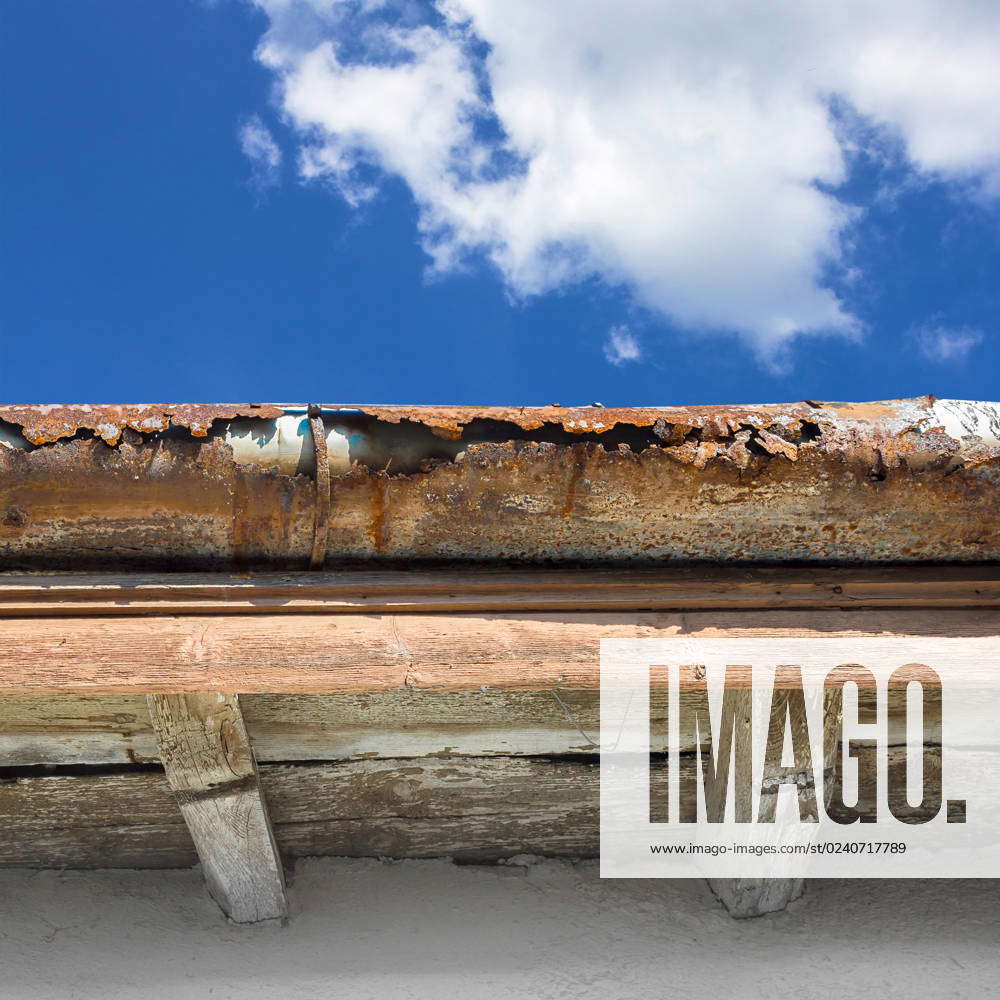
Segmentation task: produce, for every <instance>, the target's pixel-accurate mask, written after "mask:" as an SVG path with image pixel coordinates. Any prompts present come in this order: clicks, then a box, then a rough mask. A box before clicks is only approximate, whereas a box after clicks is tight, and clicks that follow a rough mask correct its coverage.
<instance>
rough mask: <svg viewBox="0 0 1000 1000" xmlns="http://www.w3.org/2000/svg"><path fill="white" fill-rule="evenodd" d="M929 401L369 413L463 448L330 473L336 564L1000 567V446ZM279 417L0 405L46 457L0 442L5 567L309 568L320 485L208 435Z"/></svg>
mask: <svg viewBox="0 0 1000 1000" xmlns="http://www.w3.org/2000/svg"><path fill="white" fill-rule="evenodd" d="M932 402H933V401H932V400H931V399H930V398H929V397H928V398H922V399H917V400H903V401H899V402H898V403H860V404H827V403H817V402H806V403H796V404H791V405H788V406H749V407H739V406H720V407H707V406H703V407H668V408H644V409H635V410H626V409H618V410H605V409H603V408H599V407H593V408H586V407H585V408H566V407H552V406H550V407H536V408H517V407H489V408H481V409H476V408H471V407H465V408H456V407H428V408H420V407H367V408H361V409H363V410H364V412H365V413H367V414H368V415H369V417H368V420H367V421H366V420H365V418H364V417H360V418H358V417H355V418H354V419H355V420H357V421H359V426H361V427H362V428H364V427H369V428H371V427H376V426H377V429H378V433H379V434H380V435H381V436H382V437H381V441H382V443H383V445H384V448H385V449H387V450H388V451H389V452H390V453H391V452H392V449H393V448H394V447H395V445H396V440H397V437H398V439H399V440H401V441H403V442H404V443H405V444H406V446H407V447H410V446H412V442H413V441H416V442H417V446H422V445H421V442H426V441H427V440H428V439H430V435H429V434H428V433H426V431H428V430H429V431H433V432H434V433H435V434H437V435H438V436H439V437H441V436H446V435H455V434H457V435H459V437H460V438H462V441H461V444H460V445H459V446H457V447H454V448H453V449H451V450H450V446H449V448H448V449H443V450H442V454H443V455H445V456H447V455H448V454H451V455H452V457H450V458H449V457H442V458H435V459H434V460H433V461H428V462H426V463H424V464H419V463H414V464H413V465H412V466H411V467H410V471H400V469H399V466H398V465H397V466H396V467H395V471H394V469H393V467H392V466H391V465H390V467H389V468H388V470H387V469H386V467H385V455H384V454H381V453H380V457H379V463H380V464H378V465H377V466H375V465H371V466H368V465H365V464H363V463H362V462H360V461H356V462H355V463H354V464H353V466H352V467H351V468H350V469H349V470H348V471H345V472H344V473H343V474H341V475H339V476H336V477H335V478H334V479H333V480H332V495H331V513H330V517H331V525H336V530H335V531H334V532H333V534H332V536H331V541H330V551H329V560H328V562H329V564H331V565H334V564H335V563H336V562H337V561H340V562H342V563H344V562H354V561H364V560H372V561H380V562H389V561H395V562H396V563H397V564H400V563H403V564H409V563H411V562H412V563H417V562H420V561H421V560H435V561H441V560H479V561H490V560H493V561H519V562H553V561H573V562H582V561H593V562H600V561H609V560H615V561H623V562H629V561H634V562H638V561H642V562H654V563H655V562H662V561H665V560H670V561H681V562H683V561H685V560H688V561H691V560H697V561H706V560H710V561H720V562H727V561H767V562H770V561H777V562H786V561H819V560H822V561H833V562H890V561H911V562H912V561H984V560H991V559H1000V447H997V446H996V445H995V444H991V443H989V442H988V441H986V440H978V441H977V440H974V439H972V438H966V439H964V440H958V439H956V438H954V437H952V436H949V435H948V434H946V433H945V432H944V430H943V429H942V428H941V427H938V426H936V425H935V424H934V418H933V415H932V414H930V413H929V407H930V406H931V404H932ZM353 409H358V408H356V407H355V408H353ZM281 412H282V411H281V409H280V408H278V407H271V406H261V407H254V406H249V407H243V406H235V405H232V406H231V405H223V406H218V407H181V406H172V407H59V408H53V407H6V408H2V407H0V418H2V419H4V420H6V421H7V423H8V425H10V424H14V425H16V426H18V427H21V428H23V434H24V437H26V438H27V439H28V440H29V441H32V443H35V444H42V443H47V444H48V446H47V447H37V448H35V449H33V450H32V449H25V448H23V446H22V447H20V448H18V447H3V446H2V444H0V569H7V570H19V569H22V568H35V569H71V568H74V567H87V568H88V569H89V568H91V567H94V568H115V569H118V568H122V567H135V568H147V567H157V568H168V569H188V568H190V569H204V568H211V569H221V568H223V567H225V568H232V567H234V566H236V565H237V564H242V565H243V567H244V568H247V569H249V568H251V567H256V566H267V567H270V568H274V567H276V566H283V567H284V566H287V567H289V568H301V567H302V565H303V560H307V558H308V554H309V548H310V545H311V538H312V530H313V519H314V484H313V481H312V478H311V477H310V476H309V475H305V474H303V475H284V474H281V473H279V472H277V471H275V470H273V469H263V468H255V467H253V466H251V465H239V464H237V463H236V461H235V460H234V457H233V453H232V450H231V449H230V447H229V446H228V445H227V444H226V443H225V441H224V440H223V439H222V438H221V437H220V436H219V435H218V433H216V432H215V431H218V430H219V428H218V427H216V428H215V431H213V432H211V433H210V432H209V431H210V428H211V426H212V422H213V421H216V420H225V419H233V418H235V417H238V416H254V415H256V416H260V417H273V416H274V415H275V414H276V413H281ZM333 419H336V418H335V417H334V418H333ZM81 421H82V423H81ZM380 421H381V422H382V424H379V422H380ZM477 421H487V422H489V423H488V425H487V427H486V433H485V434H484V437H485V439H480V434H479V432H480V429H481V427H480V425H478V424H477V425H476V426H473V427H471V428H470V424H473V423H475V422H477ZM385 423H388V424H389V425H392V424H404V423H410V424H414V425H418V426H419V427H421V428H423V429H424V430H421V431H419V432H416V433H414V429H413V427H410V428H405V433H400V434H399V435H398V436H397V435H396V431H395V430H394V429H393V428H392V427H391V426H390V427H388V428H387V427H386V426H384V424H385ZM104 424H107V425H108V426H107V427H104V428H103V430H102V431H100V432H99V431H98V430H97V428H102V426H103V425H104ZM112 425H113V426H112ZM174 426H187V428H188V430H189V431H190V433H189V434H180V435H156V436H153V432H154V431H155V430H156V429H157V428H165V429H168V428H170V427H174ZM6 429H7V430H8V431H9V430H10V427H9V426H8V427H7V428H6ZM80 429H85V430H90V431H91V433H90V434H86V435H78V434H77V431H78V430H80ZM401 430H403V429H401ZM508 430H509V437H508V436H507V432H508ZM126 431H127V432H126ZM116 435H117V436H116ZM430 440H431V443H432V444H434V442H433V439H430ZM112 442H114V443H115V447H107V446H106V444H108V443H112ZM435 447H436V445H435ZM584 497H585V498H586V503H585V504H584V503H583V499H582V498H584ZM584 507H585V510H586V517H583V516H581V511H582V509H583V508H584ZM678 515H680V516H678Z"/></svg>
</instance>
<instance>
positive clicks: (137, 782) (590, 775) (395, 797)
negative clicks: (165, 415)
mask: <svg viewBox="0 0 1000 1000" xmlns="http://www.w3.org/2000/svg"><path fill="white" fill-rule="evenodd" d="M992 756H993V755H990V754H989V753H988V752H985V751H984V752H982V757H981V760H982V766H983V767H993V766H995V765H994V764H993V762H992V759H991V758H992ZM930 759H931V761H932V766H933V767H935V768H938V767H940V754H939V753H937V752H932V754H931V757H930ZM681 766H682V768H684V769H685V770H687V769H691V770H693V769H694V767H695V763H694V759H693V758H692V757H684V758H682V760H681ZM889 766H890V768H891V769H896V771H897V773H905V769H906V755H905V752H904V751H903V750H902V749H897V750H894V751H892V752H891V753H890V764H889ZM259 771H260V782H261V787H262V788H263V790H264V795H265V797H266V800H267V803H268V809H269V812H270V816H271V819H272V821H273V824H274V835H275V838H276V840H277V842H278V845H279V847H280V849H281V853H282V856H283V857H285V858H289V859H291V858H298V857H312V856H322V855H333V856H344V857H397V858H426V857H442V856H448V855H450V856H453V857H456V858H460V859H462V860H470V861H489V860H495V859H498V858H506V857H510V856H512V855H516V854H525V853H527V854H539V855H551V856H570V857H592V856H594V855H596V854H597V851H598V842H599V823H598V811H599V805H600V794H599V780H600V776H599V767H598V765H597V764H596V763H594V762H593V761H591V760H566V759H554V760H550V759H545V758H540V757H521V758H512V757H477V758H472V757H451V758H447V757H444V758H435V757H427V758H421V759H415V760H357V761H348V762H344V763H322V764H262V765H261V766H260V769H259ZM933 773H936V772H933ZM912 811H913V814H914V815H916V814H917V813H918V812H919V810H918V809H916V808H915V809H913V810H912ZM995 811H997V812H1000V804H998V805H997V806H996V809H995ZM998 821H1000V817H998ZM194 860H195V852H194V847H193V845H192V843H191V834H190V833H188V831H187V829H186V827H185V824H184V820H183V818H182V815H181V810H180V809H179V808H178V804H177V802H176V801H175V800H174V798H173V796H172V795H171V793H170V787H169V785H168V783H167V781H166V779H165V777H164V775H163V774H162V773H160V772H159V771H158V770H156V771H153V770H142V769H139V768H135V769H130V770H128V771H119V770H116V771H114V772H112V773H106V774H85V775H59V776H51V777H48V776H47V777H36V776H27V777H16V778H13V779H11V780H8V781H2V782H0V865H27V866H33V867H55V868H59V867H116V866H117V867H128V868H135V867H140V868H141V867H171V866H178V865H189V864H191V863H192V862H193V861H194Z"/></svg>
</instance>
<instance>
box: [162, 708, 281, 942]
mask: <svg viewBox="0 0 1000 1000" xmlns="http://www.w3.org/2000/svg"><path fill="white" fill-rule="evenodd" d="M147 700H148V704H149V714H150V718H151V719H152V723H153V729H154V731H155V733H156V737H157V742H158V744H159V754H160V759H161V761H162V762H163V767H164V771H165V774H166V778H167V781H168V782H169V784H170V787H171V789H172V791H173V794H174V797H175V799H176V800H177V803H178V805H179V807H180V811H181V814H182V815H183V817H184V820H185V822H186V823H187V825H188V829H189V830H190V831H191V836H192V839H193V840H194V844H195V847H196V849H197V851H198V857H199V859H200V860H201V866H202V872H203V874H204V876H205V882H206V884H207V885H208V888H209V891H210V892H211V894H212V896H213V897H214V898H215V900H216V902H218V904H219V905H220V906H221V907H222V909H223V910H224V911H225V913H226V914H227V915H228V916H229V917H231V918H232V919H233V920H235V921H236V922H237V923H254V922H256V921H259V920H268V919H274V918H282V917H285V916H286V915H287V913H288V904H287V902H286V900H285V878H284V872H283V869H282V866H281V859H280V857H279V856H278V852H277V848H276V846H275V843H274V836H273V834H272V832H271V824H270V821H269V819H268V815H267V806H266V804H265V800H264V796H263V793H262V791H261V787H260V780H259V778H258V774H257V765H256V762H255V761H254V757H253V752H252V750H251V749H250V741H249V738H248V737H247V732H246V727H245V725H244V723H243V717H242V715H241V713H240V706H239V700H238V699H237V697H236V696H235V695H225V694H213V693H209V694H183V695H149V697H148V699H147Z"/></svg>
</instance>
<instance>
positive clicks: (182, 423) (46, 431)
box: [0, 403, 283, 445]
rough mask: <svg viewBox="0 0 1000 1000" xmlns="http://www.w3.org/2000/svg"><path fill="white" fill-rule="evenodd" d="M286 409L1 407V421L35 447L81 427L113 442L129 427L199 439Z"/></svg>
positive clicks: (186, 405)
mask: <svg viewBox="0 0 1000 1000" xmlns="http://www.w3.org/2000/svg"><path fill="white" fill-rule="evenodd" d="M282 412H283V411H282V409H281V407H278V406H270V405H258V404H249V405H246V406H229V405H225V404H222V405H219V404H212V405H205V404H201V403H180V404H174V403H171V404H167V405H157V404H150V403H140V404H135V405H131V406H129V405H117V404H113V405H109V404H94V405H90V404H83V405H79V406H62V405H53V406H0V421H2V422H4V423H7V424H14V425H17V426H18V427H20V429H21V434H22V435H23V436H24V438H25V440H26V441H28V442H29V443H30V444H35V445H39V444H50V443H51V442H53V441H59V440H61V439H63V438H71V437H74V436H76V435H77V434H79V432H80V431H89V432H91V433H92V434H94V435H95V436H97V437H99V438H101V440H103V441H104V442H106V443H107V444H117V443H118V441H119V440H120V438H121V436H122V432H123V431H124V430H125V429H126V428H127V427H130V428H132V430H135V431H140V432H142V433H147V434H148V433H153V432H155V431H165V430H167V429H168V428H171V427H173V428H178V429H180V428H183V429H186V430H188V431H190V432H191V434H193V435H194V436H195V437H205V436H206V435H207V434H208V432H209V429H210V428H211V426H212V424H213V423H214V422H215V421H216V420H232V419H233V418H234V417H262V418H274V417H280V416H281V414H282Z"/></svg>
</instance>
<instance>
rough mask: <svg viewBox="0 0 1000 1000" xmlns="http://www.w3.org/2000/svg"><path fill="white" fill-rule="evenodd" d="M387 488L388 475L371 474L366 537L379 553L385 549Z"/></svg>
mask: <svg viewBox="0 0 1000 1000" xmlns="http://www.w3.org/2000/svg"><path fill="white" fill-rule="evenodd" d="M388 488H389V480H388V477H387V476H386V475H385V474H383V473H378V474H375V475H373V476H372V479H371V489H372V494H371V518H370V519H369V522H368V538H369V540H370V541H371V545H372V548H373V549H374V550H375V551H376V552H377V553H379V554H380V555H381V554H382V553H383V552H384V551H385V519H386V499H387V498H386V493H387V491H388Z"/></svg>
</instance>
